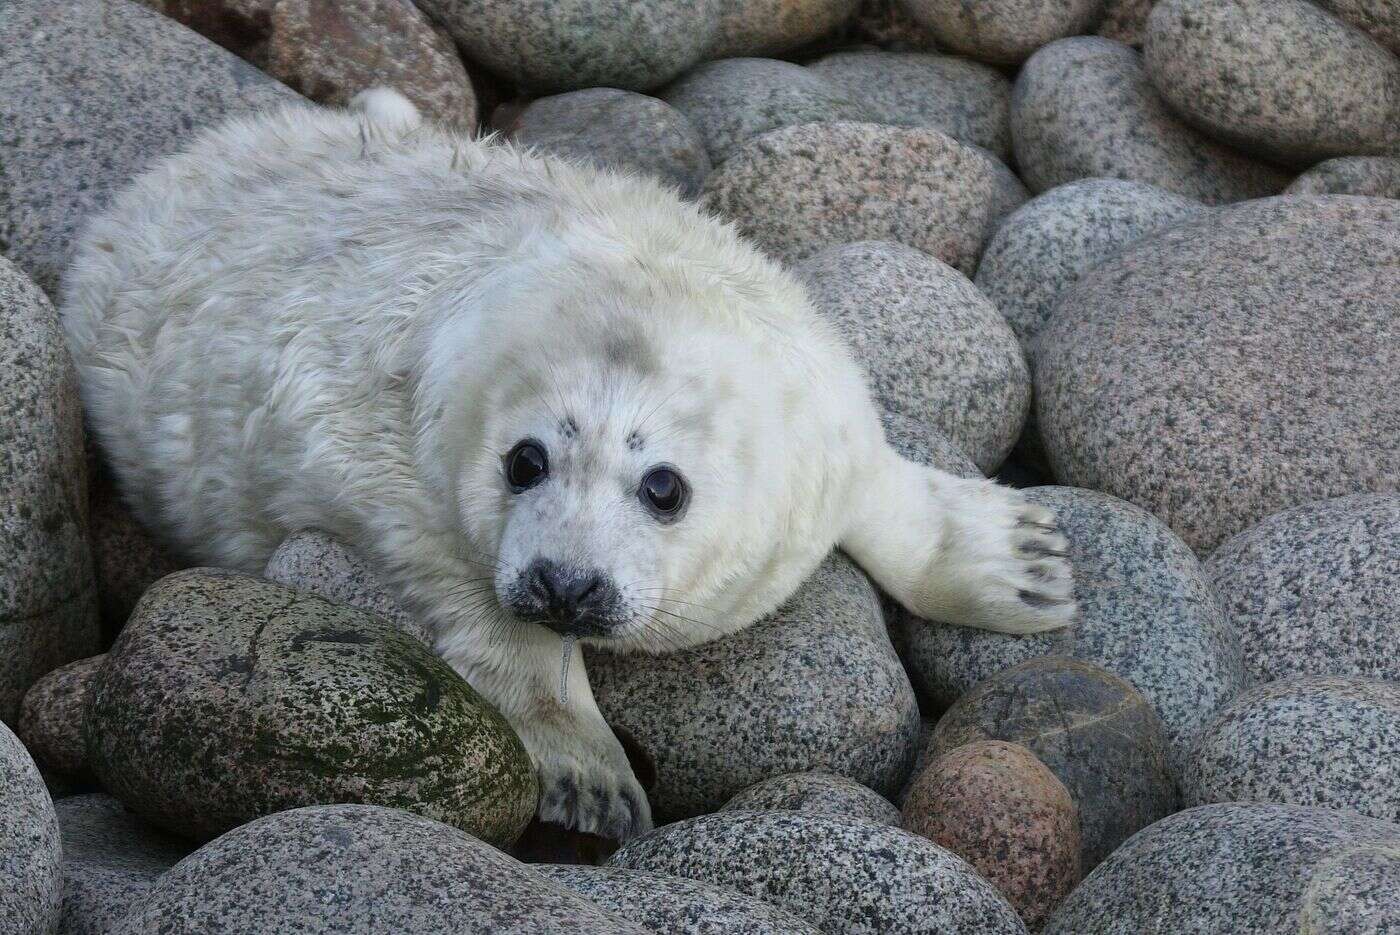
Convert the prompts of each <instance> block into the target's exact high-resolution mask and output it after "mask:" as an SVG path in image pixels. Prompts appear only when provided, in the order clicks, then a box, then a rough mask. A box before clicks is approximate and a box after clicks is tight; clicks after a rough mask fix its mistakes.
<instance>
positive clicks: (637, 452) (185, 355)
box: [61, 89, 1075, 838]
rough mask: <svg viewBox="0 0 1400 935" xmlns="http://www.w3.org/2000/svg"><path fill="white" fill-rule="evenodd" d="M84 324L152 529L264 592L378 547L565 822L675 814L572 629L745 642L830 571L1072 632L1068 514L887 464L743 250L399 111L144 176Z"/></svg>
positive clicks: (94, 379)
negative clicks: (610, 707)
mask: <svg viewBox="0 0 1400 935" xmlns="http://www.w3.org/2000/svg"><path fill="white" fill-rule="evenodd" d="M61 314H62V320H63V324H64V327H65V330H66V332H67V336H68V338H69V341H70V345H71V349H72V352H73V356H74V359H75V361H76V364H77V368H78V372H79V377H80V382H81V387H82V395H83V399H84V402H85V404H86V411H87V415H88V418H89V421H90V424H91V427H92V429H93V431H94V432H95V433H96V435H97V437H98V439H99V440H100V443H101V446H102V449H103V451H104V452H105V453H106V455H107V457H108V458H109V460H110V463H111V466H112V468H113V470H114V472H115V474H116V477H117V479H118V481H119V484H120V486H121V489H122V491H123V494H124V496H125V497H126V499H127V501H128V502H129V504H130V505H131V507H132V508H133V509H134V510H135V512H136V513H137V515H138V516H140V518H141V519H142V520H143V521H144V522H146V523H147V524H148V525H149V526H150V527H152V528H153V529H154V530H156V531H157V532H158V533H159V534H161V535H163V536H165V537H166V538H168V539H169V540H171V541H172V542H173V543H175V544H176V545H178V546H179V547H180V548H181V549H183V550H184V552H185V553H187V554H188V555H189V556H191V557H192V558H195V559H197V560H199V561H201V562H205V563H209V564H213V565H220V566H225V567H232V568H240V569H244V570H247V571H251V572H257V571H259V570H261V568H262V567H263V565H264V563H265V562H266V561H267V559H268V557H269V556H270V555H271V553H272V552H273V550H274V549H276V547H277V545H278V544H279V543H280V542H281V541H282V540H283V539H284V538H285V537H286V536H287V535H289V534H290V533H292V532H294V531H296V530H298V529H302V528H306V527H317V528H320V529H323V530H326V531H327V532H329V533H331V534H332V535H335V536H337V537H339V538H341V539H343V540H345V541H347V542H349V543H351V544H353V545H354V546H356V547H358V548H359V549H360V550H362V552H363V553H364V554H365V555H366V556H367V557H368V558H369V560H370V561H372V562H373V563H374V564H375V565H376V566H377V568H378V570H379V571H380V572H381V573H382V574H383V576H384V578H385V579H386V581H387V582H388V583H389V584H390V586H391V587H392V588H393V590H394V591H395V592H396V594H397V595H398V597H399V598H400V599H401V600H402V601H403V603H404V604H405V606H406V607H407V608H408V609H409V610H410V611H412V612H413V613H415V614H417V615H419V616H420V617H421V618H422V619H423V620H425V621H427V622H428V624H429V625H430V626H431V628H432V631H433V632H434V633H435V635H436V643H435V648H436V650H437V652H439V653H440V654H441V655H442V656H443V657H444V658H445V659H446V660H447V661H448V662H449V663H450V664H451V665H452V666H453V667H454V668H455V669H456V670H457V671H458V672H460V673H461V674H462V675H463V676H464V677H465V678H466V679H467V680H468V682H470V683H471V684H472V685H473V686H474V687H475V688H476V689H477V690H478V691H479V692H480V693H481V694H482V695H484V696H485V697H486V698H487V699H488V700H489V701H490V702H491V703H493V704H494V705H496V706H497V707H498V708H499V709H500V711H501V712H502V714H504V715H505V716H506V718H507V719H508V720H509V721H510V723H511V724H512V725H513V726H514V728H515V729H516V731H517V732H518V733H519V735H520V738H521V739H522V740H523V741H524V743H525V746H526V748H527V749H528V750H529V752H530V754H531V756H532V758H533V760H534V762H535V764H536V765H537V767H538V770H539V775H540V780H541V790H542V794H541V804H540V817H541V818H543V819H545V820H549V821H555V822H560V823H563V824H565V825H568V826H571V827H575V828H578V829H581V830H583V831H589V832H595V833H599V834H603V835H608V836H611V837H615V838H626V837H629V836H631V835H634V834H636V833H639V832H641V831H644V830H646V829H647V828H649V826H650V823H651V819H650V811H649V808H648V805H647V801H646V796H645V794H644V792H643V791H642V789H641V788H640V786H639V785H638V783H637V781H636V779H635V778H634V777H633V774H632V770H631V767H630V766H629V764H628V761H627V757H626V755H625V754H624V752H623V749H622V746H621V745H620V744H619V742H618V741H617V739H616V738H615V737H614V735H613V733H612V732H611V730H609V728H608V725H607V723H606V722H605V721H604V720H603V717H602V715H601V714H600V713H599V711H598V707H597V704H596V702H595V701H594V698H593V695H592V692H591V691H590V689H589V685H588V679H587V675H586V673H585V671H584V664H583V658H582V655H581V651H580V649H579V647H578V646H576V645H573V640H574V639H579V640H582V641H584V642H587V643H593V644H596V645H600V646H607V647H609V648H616V649H631V650H642V651H651V652H660V651H666V650H671V649H676V648H680V647H685V646H691V645H695V644H697V643H700V642H703V641H706V640H711V639H714V638H716V637H720V636H724V635H725V634H727V633H732V632H734V631H736V630H739V629H741V628H743V627H745V626H747V625H749V624H750V623H752V622H753V621H755V620H757V619H759V618H760V617H762V616H764V615H765V614H768V613H770V612H771V611H773V610H774V609H776V608H777V607H778V606H779V605H780V604H781V603H782V602H783V601H784V600H785V599H786V598H787V597H788V596H790V595H791V594H792V593H793V591H794V590H795V589H796V588H797V587H798V585H799V584H800V583H801V582H802V581H803V580H804V579H805V578H807V577H808V576H809V575H810V574H811V573H812V572H813V570H814V569H815V568H816V566H817V564H818V563H819V562H820V561H821V559H822V558H823V556H825V555H826V554H827V552H829V551H830V550H831V549H832V548H833V547H834V546H838V545H839V546H840V547H841V548H842V549H844V550H845V551H846V552H847V553H849V554H850V555H851V556H852V557H853V558H854V559H855V560H856V561H857V562H858V563H859V564H860V565H861V566H862V567H863V568H864V569H865V570H866V571H867V572H868V573H869V574H870V575H871V576H872V577H873V578H874V579H875V580H876V581H877V582H879V584H880V585H881V587H883V588H884V589H885V591H886V592H888V593H889V594H890V595H891V596H892V597H893V598H894V599H896V600H898V601H899V602H900V603H902V604H903V605H904V606H906V607H907V608H909V609H910V610H911V611H913V612H914V613H915V614H918V615H919V616H921V617H925V618H929V619H934V620H943V621H948V622H951V623H956V624H964V625H968V626H974V627H982V628H986V629H991V630H1000V631H1004V632H1011V633H1029V632H1035V631H1039V630H1045V629H1050V628H1054V627H1059V626H1063V625H1065V624H1067V623H1068V622H1069V621H1070V620H1071V618H1072V616H1073V614H1074V612H1075V605H1074V603H1073V600H1072V596H1071V590H1072V589H1071V581H1070V569H1069V566H1068V563H1067V560H1066V558H1065V554H1066V541H1065V539H1064V538H1063V537H1062V536H1061V535H1060V534H1059V533H1058V532H1057V531H1056V528H1055V525H1054V521H1053V517H1052V516H1051V514H1050V513H1049V512H1048V511H1046V510H1045V509H1043V508H1041V507H1039V506H1035V505H1032V504H1030V503H1028V502H1026V501H1025V500H1024V499H1023V498H1022V497H1021V496H1020V495H1018V494H1017V493H1016V492H1014V491H1012V490H1010V489H1008V488H1004V487H1001V486H998V485H997V484H995V483H992V482H990V481H985V480H965V479H960V478H957V477H954V476H952V475H949V474H946V473H943V472H941V471H937V470H933V469H930V468H927V467H922V466H920V465H917V464H913V463H911V462H909V461H906V460H903V459H902V458H900V457H899V456H898V455H896V454H895V452H894V451H893V449H891V447H890V446H889V445H888V444H887V443H886V441H885V438H884V434H883V431H882V429H881V425H880V420H879V418H878V415H877V411H876V408H875V405H874V404H873V403H872V401H871V397H870V394H869V392H868V390H867V387H866V382H865V377H864V374H863V372H862V370H861V368H860V367H859V366H858V365H857V363H856V362H855V361H854V360H853V359H852V356H851V354H850V352H849V351H848V350H847V349H846V348H845V347H844V346H843V344H842V343H841V341H840V340H839V339H838V337H837V336H836V334H835V332H834V330H833V329H832V328H831V327H830V326H829V325H828V324H827V323H826V322H824V321H823V320H822V319H821V318H820V317H819V316H818V315H817V314H815V313H814V311H813V310H812V308H811V307H810V305H809V303H808V301H807V299H806V296H805V295H804V293H803V291H802V289H801V287H800V286H799V285H798V284H797V283H796V282H795V281H794V280H793V279H792V278H791V277H790V276H789V275H788V274H787V273H786V272H784V271H783V270H782V269H781V268H780V267H779V266H778V265H777V264H776V263H774V262H772V261H770V260H768V259H767V258H765V257H764V256H763V255H761V254H760V253H759V252H758V251H757V250H756V249H755V248H753V247H751V246H749V245H748V244H746V243H745V242H744V241H742V240H741V239H740V237H739V236H738V235H737V233H736V232H735V231H734V229H733V228H732V227H730V226H729V225H727V224H724V223H722V222H720V221H718V220H716V219H714V218H712V217H710V216H708V215H707V214H705V213H704V212H703V211H701V210H700V209H699V208H697V207H695V206H694V205H691V204H688V203H686V202H684V201H682V200H681V199H680V198H679V197H678V196H677V195H676V194H675V193H674V192H673V191H671V190H670V189H667V188H665V187H664V186H662V185H661V184H660V183H657V182H653V181H649V180H646V179H641V178H633V177H628V176H624V175H619V174H615V173H611V172H607V171H600V170H596V169H592V168H586V167H582V166H575V165H571V164H568V163H565V162H562V161H556V160H553V159H549V158H541V157H539V156H536V155H533V154H531V153H528V152H525V151H522V150H520V149H517V148H515V147H512V146H510V145H508V144H505V143H501V142H497V141H493V140H485V141H473V140H470V139H467V138H464V137H462V136H459V135H454V134H453V133H450V132H448V131H446V130H444V129H442V128H439V127H437V126H434V125H432V124H430V123H427V122H425V121H423V120H421V119H420V118H419V115H418V113H417V111H416V110H415V109H414V107H413V105H412V104H410V103H409V102H408V101H407V100H406V99H405V98H403V97H402V96H401V95H399V94H397V93H395V92H392V91H388V90H385V89H377V90H375V91H371V92H366V93H365V94H363V95H361V96H360V97H359V98H357V99H356V101H355V102H354V103H353V104H352V106H351V108H349V109H347V110H338V111H332V110H324V109H321V108H317V107H314V106H312V105H302V104H298V105H293V106H290V107H287V108H285V109H282V110H280V111H275V112H271V113H267V114H262V115H258V116H252V117H246V118H242V119H235V120H233V121H231V122H228V123H225V124H223V125H222V126H220V127H217V128H215V129H213V130H209V131H206V132H204V133H203V134H202V135H200V136H199V137H198V138H197V139H196V140H195V141H194V142H193V143H192V144H191V145H190V146H189V148H188V149H187V150H186V151H184V152H183V153H180V154H177V155H174V156H171V157H169V158H166V159H164V160H162V161H160V162H158V163H156V164H155V165H153V166H152V167H151V168H150V169H149V170H148V171H146V172H145V173H144V174H143V175H141V176H140V177H139V178H137V179H136V180H135V181H134V182H132V183H131V185H130V186H129V187H128V188H127V189H126V190H124V191H123V192H121V193H120V194H119V195H118V196H117V197H116V198H115V199H114V200H113V202H112V204H111V206H110V207H109V208H108V209H107V210H106V211H105V212H103V213H102V214H100V215H99V216H97V217H95V218H94V219H92V220H91V221H90V222H89V223H88V224H87V225H86V227H85V229H84V231H83V233H82V234H81V235H80V237H79V239H78V241H77V243H76V247H75V255H74V258H73V261H72V264H71V267H70V269H69V270H68V273H67V277H66V279H65V284H64V296H63V300H62V312H61ZM561 638H562V639H561ZM561 650H564V651H566V652H567V653H568V655H567V656H566V657H565V662H566V663H567V669H566V672H567V685H566V688H567V691H566V692H564V693H561V692H559V691H558V690H557V689H558V684H557V683H558V678H559V673H560V669H561V665H560V663H561Z"/></svg>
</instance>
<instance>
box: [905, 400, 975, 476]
mask: <svg viewBox="0 0 1400 935" xmlns="http://www.w3.org/2000/svg"><path fill="white" fill-rule="evenodd" d="M880 422H881V424H883V425H884V427H885V440H886V441H888V442H889V443H890V447H892V448H894V450H895V451H897V452H899V453H900V455H901V456H903V457H905V458H908V459H909V460H910V461H914V462H917V463H919V464H927V465H928V466H929V467H936V468H938V469H939V470H940V471H947V472H948V473H949V474H954V475H956V476H958V477H985V476H986V475H985V474H983V473H982V472H981V471H980V470H978V469H977V465H975V464H973V463H972V459H971V458H969V457H968V456H967V452H965V451H963V450H962V449H961V448H959V447H958V446H957V445H955V444H953V443H952V441H950V440H949V439H948V436H947V435H944V434H943V433H942V432H940V431H938V430H937V429H931V428H929V427H928V420H926V419H922V418H920V419H914V418H912V417H910V416H906V415H903V414H901V413H899V412H891V411H890V410H888V409H886V410H885V411H884V412H881V413H880Z"/></svg>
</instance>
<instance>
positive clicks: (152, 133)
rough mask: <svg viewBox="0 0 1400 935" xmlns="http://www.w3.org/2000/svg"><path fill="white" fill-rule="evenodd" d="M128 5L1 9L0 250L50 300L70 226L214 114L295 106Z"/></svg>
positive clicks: (121, 1)
mask: <svg viewBox="0 0 1400 935" xmlns="http://www.w3.org/2000/svg"><path fill="white" fill-rule="evenodd" d="M298 99H299V98H298V97H297V95H296V94H294V93H292V92H291V91H290V90H288V89H287V88H286V87H284V86H283V85H281V84H279V83H278V82H276V81H274V80H273V79H271V78H269V77H268V76H267V75H265V74H263V73H262V72H260V71H258V70H257V69H256V68H254V67H252V66H251V65H248V64H246V63H244V62H243V61H241V60H240V59H238V58H236V57H235V56H233V55H232V54H230V53H228V52H226V51H224V50H223V49H221V48H219V47H218V46H216V45H214V44H213V43H211V42H207V41H205V40H204V39H202V38H200V37H199V36H197V35H195V34H194V33H192V32H190V31H189V30H188V29H185V28H184V27H183V26H180V25H178V24H177V23H174V22H172V21H170V20H169V19H166V18H165V17H163V16H160V15H159V14H157V13H154V12H152V11H150V10H148V9H145V8H144V7H141V6H138V5H136V4H134V3H130V2H128V0H7V2H6V4H5V16H4V17H3V18H0V127H4V131H3V133H0V191H3V192H5V194H6V196H7V197H6V198H5V199H4V200H0V250H3V251H4V253H5V255H6V256H9V257H10V258H11V259H13V260H14V261H15V262H16V263H17V264H18V265H19V266H20V268H21V269H23V270H24V271H25V272H27V273H28V274H29V275H30V276H33V277H34V279H35V281H36V282H37V283H38V284H39V285H40V286H41V287H43V288H44V289H45V290H47V291H48V292H49V293H50V294H51V295H52V294H54V293H55V292H56V290H57V287H58V281H59V274H60V272H61V271H62V270H63V268H64V267H65V266H66V265H67V263H68V254H69V243H70V241H71V240H72V238H73V234H74V232H75V231H76V229H77V227H78V225H79V224H81V223H82V221H83V219H84V218H85V217H86V216H87V215H89V214H91V213H92V212H93V211H94V210H96V209H98V208H100V207H103V206H104V205H105V203H106V200H107V198H108V196H109V195H110V194H111V192H112V191H113V190H114V189H116V188H119V187H121V186H122V185H124V184H125V183H126V182H127V181H129V180H130V179H131V178H132V177H133V176H135V175H136V174H137V173H139V172H140V171H141V170H142V169H144V168H146V166H148V165H149V164H150V163H151V162H152V161H154V160H155V159H157V158H159V157H160V156H163V155H166V154H167V153H171V152H174V151H176V150H177V149H179V148H180V147H181V146H182V145H183V144H184V143H185V142H186V141H187V140H188V139H189V138H190V137H191V135H192V134H193V133H194V132H195V131H196V130H197V129H198V128H200V127H204V126H208V125H210V124H213V123H217V122H218V121H219V120H220V119H222V118H223V117H225V116H228V115H230V114H234V113H241V112H244V111H249V110H255V109H258V108H261V107H267V106H271V105H275V104H278V103H281V102H285V101H293V100H298Z"/></svg>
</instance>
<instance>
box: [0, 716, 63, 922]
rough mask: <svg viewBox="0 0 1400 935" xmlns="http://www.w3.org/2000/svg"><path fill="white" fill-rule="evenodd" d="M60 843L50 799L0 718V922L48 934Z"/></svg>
mask: <svg viewBox="0 0 1400 935" xmlns="http://www.w3.org/2000/svg"><path fill="white" fill-rule="evenodd" d="M62 862H63V845H62V844H61V843H60V840H59V835H58V819H57V818H56V817H55V815H54V810H53V800H52V799H51V798H49V790H48V789H47V788H45V786H44V780H43V777H41V776H40V775H39V768H38V767H37V766H35V765H34V761H33V760H32V759H30V757H29V753H28V752H27V751H26V750H25V749H24V745H23V744H21V743H20V742H19V738H17V737H16V736H15V735H14V734H12V733H10V729H9V728H8V727H6V726H5V724H4V723H3V722H0V924H3V926H4V928H3V931H4V932H5V935H11V933H13V935H49V933H50V932H51V931H53V927H54V925H55V924H56V923H57V922H58V916H59V909H60V901H61V897H62V890H63V886H62V875H61V874H62V871H61V866H62Z"/></svg>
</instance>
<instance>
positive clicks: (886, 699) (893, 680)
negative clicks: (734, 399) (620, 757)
mask: <svg viewBox="0 0 1400 935" xmlns="http://www.w3.org/2000/svg"><path fill="white" fill-rule="evenodd" d="M587 659H588V672H589V674H590V676H591V680H592V684H593V692H594V694H595V695H596V697H597V699H598V706H599V708H601V709H602V712H603V715H604V717H606V718H607V720H608V723H609V724H612V725H613V727H614V728H616V729H620V730H621V731H622V732H623V733H625V734H626V735H627V736H629V737H630V738H632V739H633V740H634V741H635V742H636V744H637V745H638V746H639V747H640V749H641V751H642V752H643V753H644V754H645V755H646V757H647V758H648V759H649V760H650V761H651V762H652V763H654V764H655V767H656V777H657V778H656V784H655V785H654V786H653V787H652V788H651V789H649V790H648V796H649V798H650V799H651V809H652V814H653V815H654V816H655V817H656V819H657V820H658V822H660V821H671V820H675V819H678V818H687V817H689V816H692V815H699V814H703V813H706V812H713V811H714V810H715V809H717V808H719V807H720V806H721V805H723V804H724V803H725V802H726V801H728V800H729V799H730V798H731V797H732V796H734V795H735V794H736V793H738V792H740V791H741V790H743V789H746V788H748V787H749V786H752V785H754V784H755V783H757V782H760V781H762V780H764V779H769V778H772V777H774V776H782V775H785V774H788V773H794V772H806V771H811V770H826V771H829V772H834V773H837V774H839V775H842V776H846V777H848V778H850V779H854V780H856V781H857V782H859V783H861V784H862V785H865V786H868V787H870V788H872V789H874V790H875V791H877V792H880V793H882V794H885V795H889V794H891V793H893V792H894V791H895V790H896V789H898V788H899V786H900V784H901V783H902V782H903V781H904V778H905V776H906V775H907V774H908V772H909V766H910V764H911V762H912V761H913V757H914V745H915V741H916V740H917V737H918V729H919V712H918V705H917V703H916V702H915V699H914V691H913V689H912V688H911V687H910V685H909V679H908V677H907V676H906V675H905V673H904V668H903V666H901V665H900V663H899V657H898V656H896V655H895V652H894V649H893V648H892V647H891V646H890V641H889V637H888V636H887V635H886V633H885V625H884V618H883V617H882V616H881V612H880V603H879V600H878V598H877V597H876V593H875V589H874V587H873V586H872V585H871V584H870V581H869V579H868V578H866V576H865V574H864V573H863V572H862V571H861V570H860V569H859V568H857V567H856V566H855V565H854V564H852V563H851V561H850V560H849V559H847V558H845V557H844V556H842V555H840V554H839V553H833V554H832V555H831V556H830V557H829V558H828V559H827V560H826V561H825V562H823V563H822V565H821V566H820V567H819V568H818V569H817V571H816V572H815V573H814V574H813V576H812V577H811V578H810V579H809V580H808V581H807V582H806V583H805V584H804V585H803V586H802V587H801V588H800V589H799V590H798V592H797V593H796V594H795V595H793V597H792V598H790V599H789V600H788V602H787V603H786V604H785V605H784V606H783V607H781V608H779V609H778V610H777V611H776V612H775V613H773V614H772V615H771V616H769V617H767V618H765V619H763V620H760V621H759V622H758V623H755V624H754V625H753V626H751V627H749V628H747V629H745V630H743V631H741V632H739V633H735V634H733V635H731V636H727V637H724V638H723V639H720V640H715V641H713V642H709V643H706V644H703V645H701V646H697V647H695V648H693V649H687V650H683V651H680V652H674V653H668V654H666V655H661V656H646V655H640V654H628V655H620V654H613V653H608V652H603V651H590V652H588V654H587Z"/></svg>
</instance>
